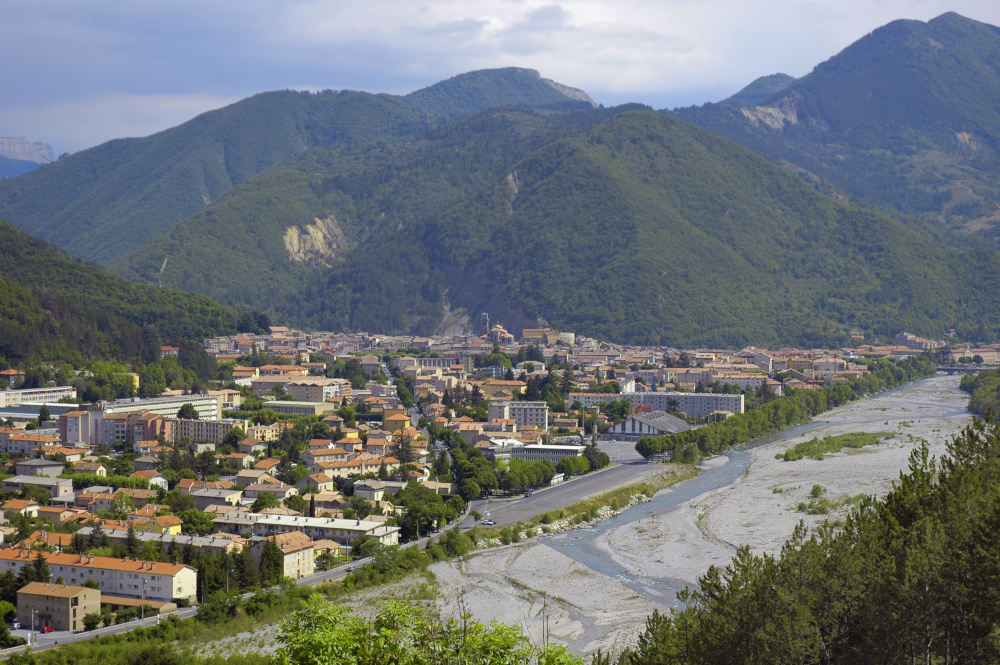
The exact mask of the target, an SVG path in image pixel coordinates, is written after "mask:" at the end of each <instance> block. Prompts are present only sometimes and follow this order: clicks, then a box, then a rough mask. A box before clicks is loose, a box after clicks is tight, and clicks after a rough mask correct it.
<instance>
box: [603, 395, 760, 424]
mask: <svg viewBox="0 0 1000 665" xmlns="http://www.w3.org/2000/svg"><path fill="white" fill-rule="evenodd" d="M622 397H624V398H626V399H630V400H632V408H635V407H637V406H639V405H646V406H650V407H652V409H653V411H681V412H683V413H684V414H685V415H687V416H688V417H689V418H704V417H705V416H707V415H710V414H712V413H715V412H716V411H728V412H730V413H743V395H723V394H719V393H681V392H655V393H623V394H622Z"/></svg>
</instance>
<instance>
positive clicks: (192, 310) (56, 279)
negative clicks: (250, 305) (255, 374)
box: [0, 222, 258, 362]
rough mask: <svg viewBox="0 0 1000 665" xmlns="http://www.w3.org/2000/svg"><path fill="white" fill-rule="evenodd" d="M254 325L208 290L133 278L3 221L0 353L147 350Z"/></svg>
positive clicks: (101, 354) (136, 353) (100, 354)
mask: <svg viewBox="0 0 1000 665" xmlns="http://www.w3.org/2000/svg"><path fill="white" fill-rule="evenodd" d="M237 329H242V330H256V329H258V322H257V320H255V319H254V318H253V316H252V315H249V314H244V315H240V314H238V313H237V312H236V311H235V310H234V309H232V308H230V307H225V306H222V305H219V304H218V303H215V302H212V301H211V300H209V299H208V298H206V297H205V296H201V295H195V294H191V293H181V292H178V291H172V290H170V289H163V288H160V287H157V286H147V285H142V284H135V283H133V282H129V281H127V280H125V279H123V278H121V277H118V276H117V275H113V274H111V273H109V272H108V271H107V270H105V269H103V268H100V267H98V266H95V265H91V264H86V263H82V262H80V261H78V260H76V259H72V258H70V257H68V256H66V255H64V254H62V253H60V252H59V251H58V250H56V249H54V248H53V247H51V246H49V245H48V244H47V243H45V242H43V241H41V240H38V239H37V238H32V237H31V236H29V235H28V234H26V233H24V232H23V231H19V230H17V229H15V228H13V227H12V226H10V225H8V224H5V223H3V222H0V357H3V358H6V359H8V360H20V359H25V358H45V359H49V360H57V359H58V360H63V361H68V360H73V359H75V358H81V357H91V358H105V359H107V358H122V359H131V358H137V357H144V356H145V355H146V354H148V353H150V352H152V353H154V357H152V358H146V361H147V362H149V361H151V360H155V359H156V357H155V354H156V353H158V351H159V345H160V340H166V339H173V338H184V339H198V340H200V339H202V338H204V337H205V336H209V335H216V334H225V333H233V332H236V331H237Z"/></svg>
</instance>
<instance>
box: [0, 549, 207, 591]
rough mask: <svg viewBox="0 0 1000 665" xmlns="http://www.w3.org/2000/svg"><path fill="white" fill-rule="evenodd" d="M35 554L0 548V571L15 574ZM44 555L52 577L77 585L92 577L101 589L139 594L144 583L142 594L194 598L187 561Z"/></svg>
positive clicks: (192, 574)
mask: <svg viewBox="0 0 1000 665" xmlns="http://www.w3.org/2000/svg"><path fill="white" fill-rule="evenodd" d="M37 558H38V552H33V551H31V550H19V549H8V550H0V573H6V572H8V571H9V572H13V573H14V574H17V573H18V572H19V571H20V570H21V568H22V567H23V566H24V565H26V564H27V565H31V564H32V563H33V562H34V560H35V559H37ZM45 558H46V560H47V561H48V564H49V570H50V571H51V573H52V577H53V578H56V577H62V578H63V579H64V580H65V581H66V582H67V583H68V584H74V585H76V584H79V585H81V586H82V585H83V584H84V583H85V582H86V581H87V580H94V581H95V582H97V583H98V584H99V585H100V586H101V592H102V593H110V594H114V595H116V596H131V597H133V598H140V597H141V596H142V593H143V587H145V592H146V597H147V598H150V599H152V600H166V601H170V600H173V599H174V598H187V599H189V600H194V599H195V596H196V588H195V586H196V583H197V573H196V571H195V569H194V568H192V567H191V566H188V565H183V564H176V563H160V562H156V561H139V560H137V559H115V558H111V557H103V556H87V555H85V554H60V553H53V552H46V553H45ZM144 583H145V584H144Z"/></svg>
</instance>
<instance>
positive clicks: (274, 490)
mask: <svg viewBox="0 0 1000 665" xmlns="http://www.w3.org/2000/svg"><path fill="white" fill-rule="evenodd" d="M264 493H269V494H273V495H275V496H276V497H278V499H279V500H280V501H284V500H285V499H287V498H288V497H290V496H295V495H297V494H298V493H299V490H298V488H295V487H292V486H291V485H286V484H285V483H278V484H277V485H271V484H269V483H254V484H253V485H248V486H247V488H246V489H245V490H243V498H244V500H247V501H254V500H256V499H257V497H258V496H260V495H261V494H264Z"/></svg>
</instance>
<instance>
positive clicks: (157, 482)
mask: <svg viewBox="0 0 1000 665" xmlns="http://www.w3.org/2000/svg"><path fill="white" fill-rule="evenodd" d="M130 477H131V478H145V479H146V480H148V481H149V486H150V487H159V488H162V489H163V491H164V492H165V491H167V490H168V489H170V486H169V485H170V483H169V481H168V480H167V477H166V476H164V475H163V474H162V473H160V472H159V471H136V472H135V473H133V474H132V475H131V476H130Z"/></svg>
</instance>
